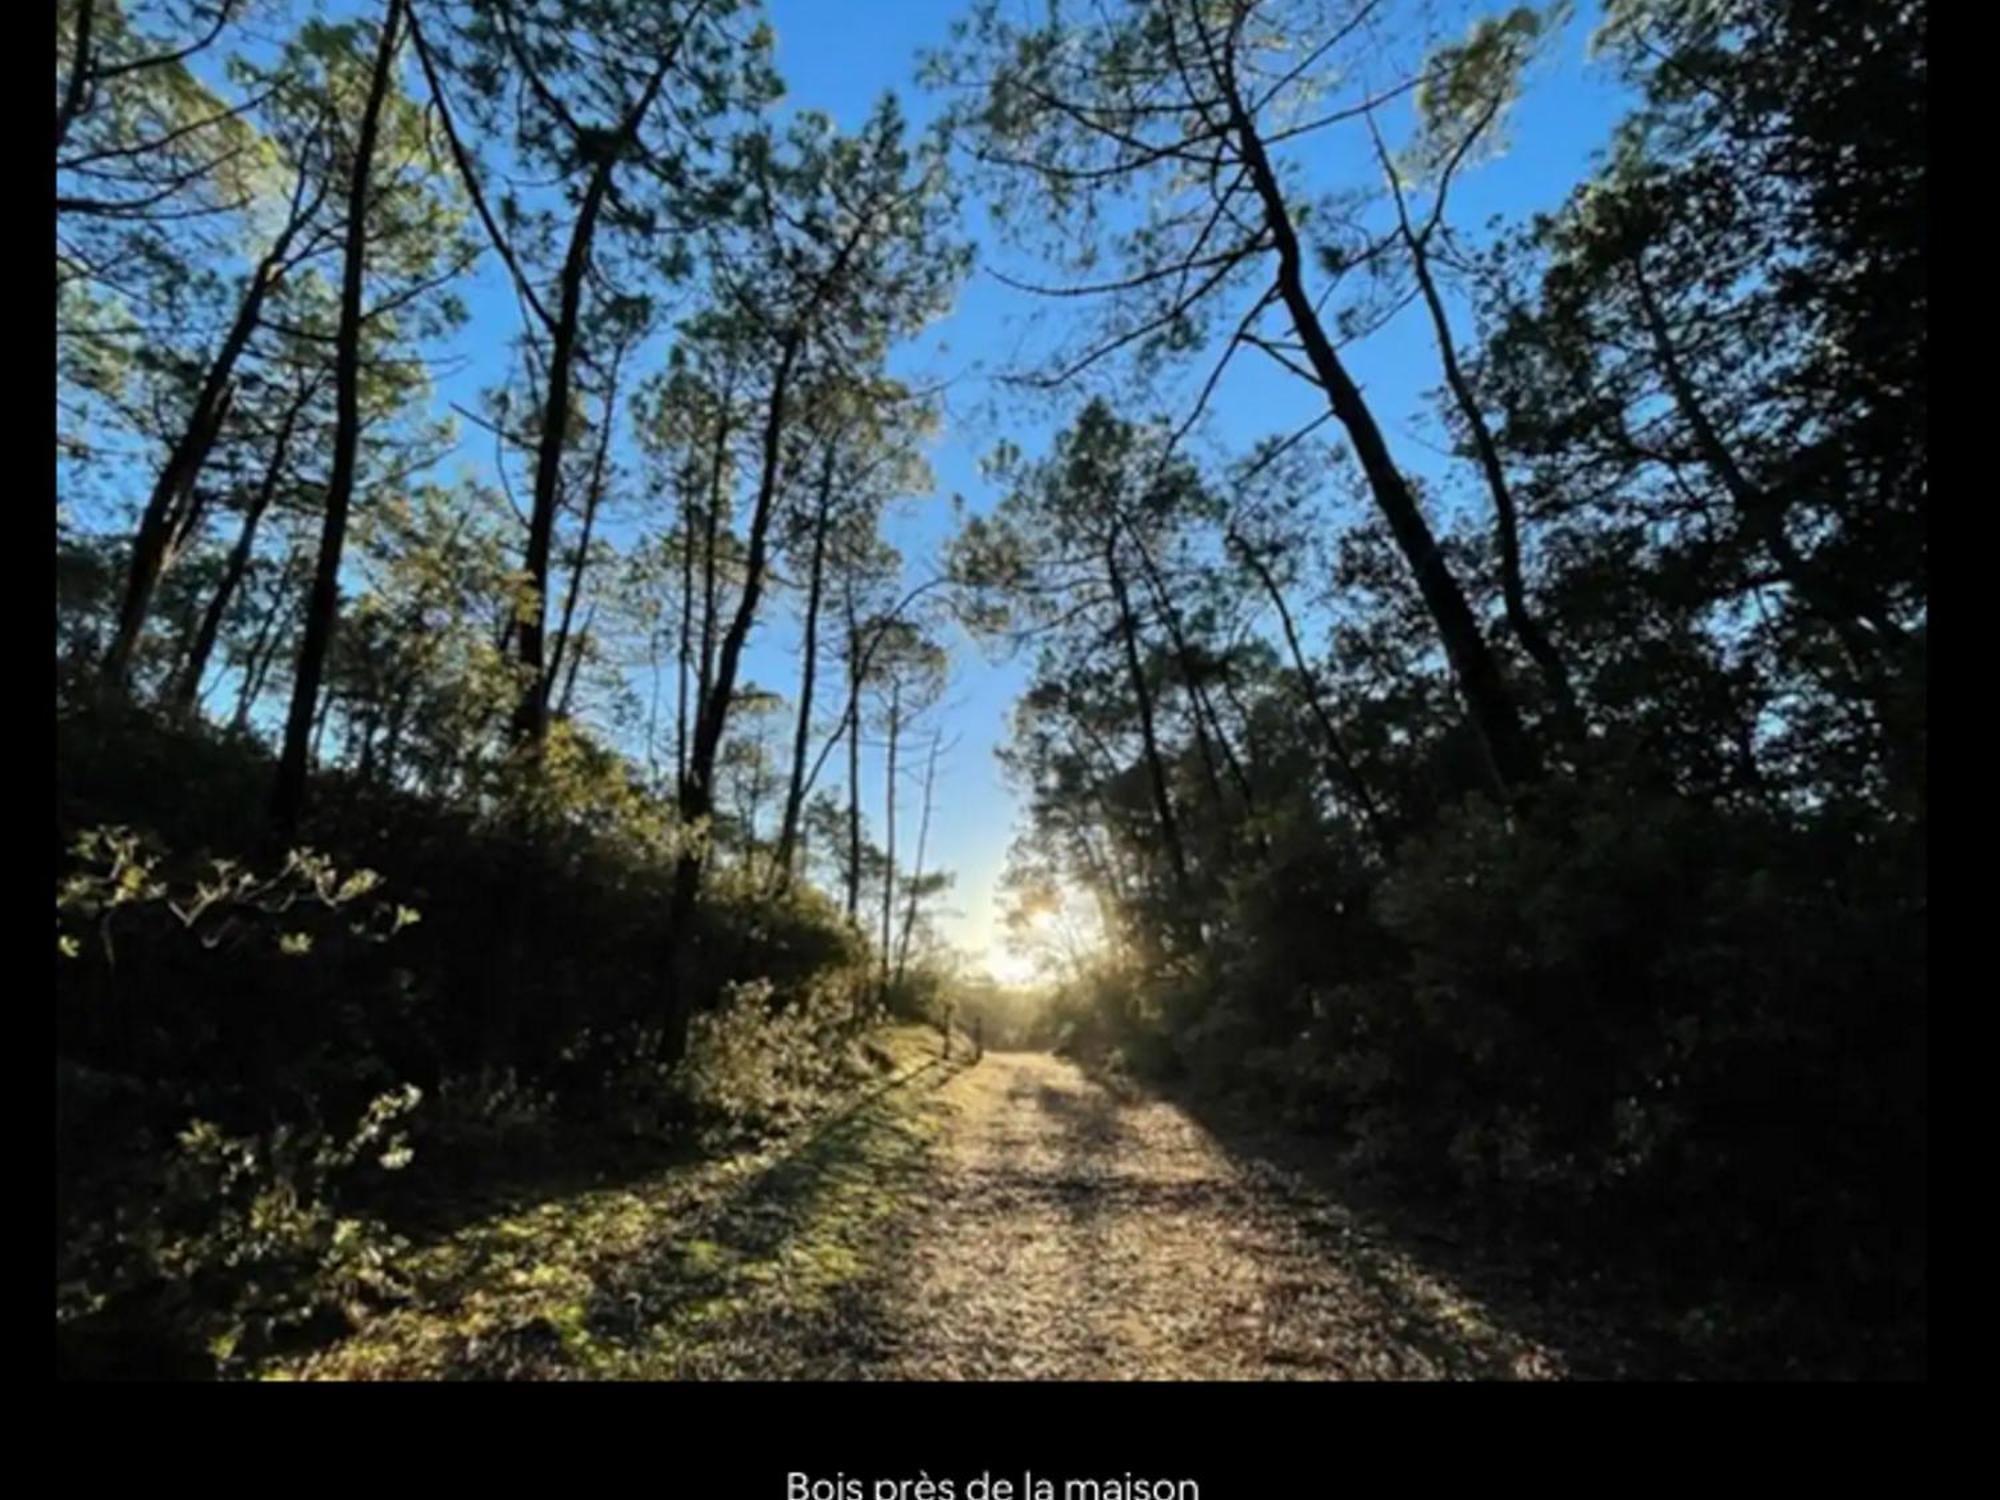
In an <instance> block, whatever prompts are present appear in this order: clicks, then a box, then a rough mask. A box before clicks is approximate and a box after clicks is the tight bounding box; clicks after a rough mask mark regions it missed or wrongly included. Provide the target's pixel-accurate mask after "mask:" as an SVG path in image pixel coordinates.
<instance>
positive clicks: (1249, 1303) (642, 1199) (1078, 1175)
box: [263, 1027, 1626, 1380]
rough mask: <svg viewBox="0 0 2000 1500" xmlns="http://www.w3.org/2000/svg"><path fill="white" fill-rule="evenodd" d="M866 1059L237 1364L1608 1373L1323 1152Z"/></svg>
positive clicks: (1199, 1375) (772, 1372) (446, 1241)
mask: <svg viewBox="0 0 2000 1500" xmlns="http://www.w3.org/2000/svg"><path fill="white" fill-rule="evenodd" d="M881 1046H882V1048H883V1051H882V1056H881V1059H880V1061H881V1062H882V1063H883V1064H884V1065H886V1066H887V1067H888V1068H889V1069H890V1072H891V1076H888V1077H886V1078H885V1079H883V1080H882V1081H881V1082H879V1083H877V1084H876V1085H874V1086H872V1087H871V1088H868V1089H866V1090H864V1091H862V1092H861V1093H859V1094H857V1095H856V1096H854V1097H853V1098H852V1099H851V1100H850V1101H849V1102H848V1103H847V1104H846V1105H844V1106H842V1107H840V1108H838V1109H837V1110H836V1111H834V1112H833V1113H831V1114H829V1115H826V1116H824V1117H822V1118H820V1119H819V1120H817V1121H815V1122H811V1123H809V1124H806V1125H804V1126H802V1127H801V1128H800V1129H798V1130H796V1131H794V1132H791V1133H789V1134H787V1135H785V1136H784V1137H782V1138H779V1139H776V1140H773V1141H772V1142H770V1143H769V1144H768V1145H766V1146H763V1147H760V1148H757V1149H755V1150H752V1151H747V1152H741V1153H738V1154H736V1155H723V1156H716V1157H712V1158H706V1159H704V1160H702V1161H700V1162H697V1163H694V1164H691V1165H688V1166H683V1167H677V1168H670V1169H667V1170H664V1171H648V1172H639V1173H636V1174H634V1175H633V1176H632V1177H631V1178H630V1180H627V1181H623V1182H616V1181H607V1182H604V1183H603V1184H602V1185H600V1186H595V1187H589V1188H586V1189H584V1190H581V1191H564V1192H557V1193H553V1194H547V1195H541V1196H537V1197H533V1198H530V1199H527V1200H520V1201H515V1202H512V1203H510V1204H508V1205H507V1206H506V1207H504V1208H503V1209H502V1210H501V1211H499V1212H497V1213H488V1214H483V1215H476V1216H473V1217H471V1218H470V1219H468V1220H467V1221H466V1222H464V1223H462V1224H461V1225H459V1227H457V1228H455V1229H451V1230H449V1231H448V1232H446V1233H444V1234H443V1235H442V1236H441V1237H432V1238H430V1239H428V1240H427V1241H425V1242H424V1243H422V1244H418V1245H412V1246H411V1247H409V1248H408V1249H407V1250H406V1251H405V1252H404V1253H403V1255H402V1256H400V1257H399V1258H398V1264H397V1267H396V1269H397V1273H398V1275H399V1277H400V1278H401V1279H402V1280H404V1281H405V1282H407V1283H408V1287H409V1290H408V1292H407V1294H406V1295H405V1296H404V1297H403V1299H402V1300H401V1301H400V1303H399V1304H398V1305H397V1306H395V1307H394V1308H393V1309H392V1310H389V1311H386V1312H383V1313H379V1314H376V1315H372V1316H369V1317H367V1318H366V1319H365V1320H363V1321H362V1324H361V1326H360V1327H358V1328H356V1329H355V1330H354V1331H353V1333H352V1335H351V1336H348V1337H343V1338H340V1339H338V1340H336V1341H335V1342H333V1343H332V1344H331V1345H328V1346H324V1347H320V1348H318V1349H315V1350H312V1351H310V1352H305V1353H302V1354H300V1355H298V1356H293V1357H288V1358H285V1359H281V1360H279V1361H276V1362H274V1363H272V1364H270V1365H269V1366H267V1367H266V1368H265V1370H264V1371H263V1373H264V1374H265V1375H266V1376H267V1377H276V1378H287V1377H289V1378H295V1379H297V1378H304V1379H314V1378H328V1377H332V1378H362V1379H371V1378H373V1379H380V1378H395V1379H438V1378H445V1379H452V1378H457V1379H465V1378H471V1379H515V1380H521V1379H527V1380H551V1379H554V1380H560V1379H576V1378H592V1379H639V1380H662V1379H696V1380H736V1379H779V1380H829V1379H831V1380H898V1379H917V1380H959V1379H967V1380H1013V1379H1035V1380H1047V1379H1061V1380H1089V1379H1116V1380H1127V1379H1143V1380H1263V1379H1336V1380H1337V1379H1419V1380H1423V1379H1468V1378H1469V1379H1549V1378H1560V1377H1562V1376H1565V1375H1598V1374H1617V1373H1620V1372H1621V1371H1622V1370H1623V1369H1624V1368H1626V1366H1625V1362H1624V1359H1623V1357H1622V1356H1621V1355H1620V1354H1618V1353H1616V1352H1607V1345H1606V1344H1605V1341H1604V1340H1602V1339H1601V1338H1600V1337H1599V1336H1598V1334H1597V1332H1596V1330H1594V1329H1592V1328H1591V1327H1589V1326H1588V1324H1587V1320H1585V1319H1584V1318H1582V1317H1581V1316H1580V1315H1579V1314H1578V1312H1577V1311H1576V1308H1575V1305H1574V1299H1572V1298H1569V1297H1567V1296H1564V1295H1561V1294H1556V1293H1552V1292H1547V1291H1545V1292H1543V1293H1541V1294H1540V1295H1536V1294H1535V1292H1534V1291H1533V1289H1532V1288H1531V1286H1530V1284H1529V1281H1528V1278H1526V1277H1525V1276H1524V1275H1523V1274H1522V1273H1521V1272H1520V1271H1519V1270H1518V1269H1510V1268H1507V1267H1504V1266H1502V1267H1494V1266H1491V1265H1487V1264H1484V1263H1483V1262H1481V1261H1479V1260H1478V1259H1477V1258H1476V1257H1475V1256H1473V1255H1472V1254H1471V1253H1469V1252H1466V1251H1464V1250H1463V1249H1462V1248H1461V1249H1456V1250H1454V1249H1452V1248H1451V1247H1450V1245H1449V1243H1448V1242H1440V1241H1438V1240H1437V1239H1436V1238H1435V1237H1434V1236H1432V1237H1429V1238H1426V1237H1425V1236H1423V1235H1422V1234H1421V1233H1418V1232H1416V1231H1414V1230H1411V1229H1410V1228H1408V1227H1404V1228H1401V1229H1392V1228H1391V1227H1390V1226H1391V1224H1392V1222H1395V1221H1394V1220H1393V1217H1391V1218H1385V1217H1382V1216H1379V1215H1377V1214H1375V1213H1373V1212H1365V1211H1362V1210H1361V1209H1359V1208H1357V1207H1356V1206H1354V1205H1352V1204H1350V1203H1349V1202H1347V1201H1344V1199H1345V1198H1346V1197H1347V1196H1348V1195H1349V1190H1348V1189H1346V1188H1344V1187H1342V1186H1340V1185H1339V1183H1338V1182H1337V1181H1332V1180H1329V1179H1328V1178H1327V1177H1326V1175H1325V1174H1324V1173H1323V1172H1321V1171H1320V1170H1319V1167H1318V1163H1320V1162H1321V1161H1323V1159H1324V1154H1325V1153H1324V1148H1323V1146H1319V1145H1315V1144H1314V1143H1312V1142H1303V1141H1296V1140H1289V1139H1288V1138H1279V1137H1272V1138H1266V1137H1264V1136H1253V1137H1250V1138H1246V1139H1239V1138H1238V1137H1237V1134H1236V1132H1235V1130H1234V1128H1233V1127H1232V1128H1229V1129H1228V1134H1229V1139H1228V1140H1227V1142H1225V1141H1224V1140H1223V1139H1222V1138H1220V1137H1218V1136H1217V1135H1215V1134H1213V1133H1211V1132H1210V1130H1209V1129H1207V1128H1206V1127H1205V1126H1204V1125H1203V1124H1202V1123H1201V1122H1200V1121H1198V1120H1197V1119H1196V1118H1195V1117H1194V1116H1193V1115H1192V1114H1190V1113H1189V1112H1188V1111H1187V1110H1185V1109H1183V1108H1181V1107H1180V1106H1179V1105H1177V1104H1175V1103H1173V1102H1171V1101H1170V1100H1167V1099H1163V1098H1158V1097H1153V1096H1139V1097H1127V1096H1125V1094H1124V1091H1121V1092H1118V1093H1114V1092H1113V1091H1112V1090H1111V1089H1108V1088H1106V1087H1105V1086H1104V1085H1102V1084H1100V1083H1098V1082H1096V1081H1094V1080H1093V1079H1091V1078H1089V1077H1087V1076H1086V1075H1085V1074H1084V1073H1083V1072H1082V1071H1081V1070H1080V1069H1078V1068H1077V1067H1076V1066H1075V1065H1074V1064H1072V1063H1070V1062H1067V1061H1064V1060H1061V1059H1059V1058H1055V1057H1051V1056H1048V1055H1046V1054H1042V1053H988V1054H987V1055H986V1056H985V1057H984V1058H982V1059H981V1060H979V1061H978V1062H977V1063H973V1064H971V1065H968V1064H967V1062H966V1060H965V1058H964V1057H963V1054H962V1053H960V1055H958V1056H956V1057H953V1058H951V1059H949V1060H947V1059H945V1058H942V1057H940V1056H939V1055H938V1053H939V1048H938V1037H937V1033H935V1032H934V1031H926V1030H921V1029H919V1028H915V1027H904V1028H899V1029H896V1030H894V1031H893V1032H892V1033H886V1034H885V1035H884V1038H883V1041H882V1043H881ZM1284 1163H1303V1164H1304V1166H1305V1169H1306V1172H1309V1173H1310V1174H1311V1176H1310V1178H1308V1176H1307V1175H1305V1173H1302V1172H1301V1171H1300V1170H1297V1169H1295V1167H1294V1166H1291V1165H1285V1164H1284ZM1412 1247H1415V1248H1414V1250H1413V1249H1412ZM1447 1267H1449V1268H1450V1269H1445V1268H1447ZM1473 1285H1477V1286H1479V1287H1481V1288H1484V1289H1486V1290H1487V1292H1488V1293H1490V1296H1487V1297H1481V1296H1479V1295H1475V1294H1474V1293H1473V1292H1472V1291H1470V1290H1468V1288H1469V1287H1471V1286H1473ZM1502 1307H1504V1308H1505V1309H1506V1311H1505V1312H1504V1313H1503V1312H1501V1311H1499V1310H1498V1309H1501V1308H1502ZM1528 1329H1533V1330H1535V1331H1536V1332H1535V1333H1533V1334H1530V1333H1529V1332H1527V1331H1525V1330H1528Z"/></svg>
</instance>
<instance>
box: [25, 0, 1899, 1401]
mask: <svg viewBox="0 0 2000 1500" xmlns="http://www.w3.org/2000/svg"><path fill="white" fill-rule="evenodd" d="M55 17H56V25H55V38H54V40H55V46H56V72H55V83H56V90H55V91H56V204H55V214H54V217H55V236H56V289H55V304H56V305H55V313H56V379H55V390H54V407H55V412H54V415H55V420H56V460H55V468H54V480H55V485H56V528H55V529H56V537H55V543H56V625H57V636H56V668H57V692H56V713H57V886H56V909H57V910H56V915H57V929H58V936H57V1010H58V1025H57V1052H58V1055H57V1134H58V1143H57V1145H58V1195H57V1197H58V1201H57V1219H58V1225H57V1331H58V1363H59V1371H60V1373H61V1374H62V1375H63V1376H64V1377H65V1378H72V1379H106V1378H113V1379H116V1378H151V1379H161V1378H164V1379H201V1380H209V1379H218V1378H220V1379H229V1380H238V1379H288V1380H295V1379H392V1380H394V1379H419V1380H430V1379H446V1378H453V1379H456V1378H472V1379H530V1380H535V1379H624V1380H634V1379H636V1380H668V1379H685V1380H733V1379H744V1378H757V1379H787V1380H792V1379H800V1380H804V1379H882V1378H887V1379H902V1380H925V1381H938V1380H996V1379H998V1380H1011V1379H1027V1380H1047V1379H1058V1380H1073V1379H1088V1380H1129V1379H1169V1380H1268V1379H1299V1378H1309V1379H1311V1378H1319V1379H1349V1380H1384V1379H1417V1380H1440V1379H1476V1380H1483V1379H1627V1380H1631V1379H1689V1378H1694V1379H1703V1378H1718V1379H1733V1378H1756V1379H1826V1378H1836V1379H1857V1378H1858V1379H1884V1378H1887V1379H1910V1378H1922V1377H1923V1375H1924V1373H1925V1369H1926V1363H1925V1361H1926V1354H1925V1343H1926V1333H1925V1321H1926V1300H1925V1299H1926V1287H1925V1279H1926V1278H1925V1271H1926V1255H1927V1249H1926V1237H1925V1215H1926V1212H1927V1205H1926V1193H1925V1171H1926V1166H1925V1160H1926V1099H1927V1057H1926V1046H1927V1021H1926V1009H1927V991H1928V970H1927V933H1926V924H1927V898H1926V890H1927V858H1928V832H1927V829H1928V824H1927V794H1926V760H1927V703H1926V681H1927V678H1926V671H1927V668H1926V649H1927V606H1926V595H1927V584H1926V566H1927V565H1926V551H1925V523H1926V500H1927V478H1926V463H1927V432H1926V420H1927V418H1926V405H1925V344H1924V339H1925V326H1926V318H1927V310H1926V304H1925V285H1926V282H1925V274H1926V273H1925V264H1924V243H1925V223H1926V219H1925V214H1926V197H1925V169H1926V154H1927V150H1928V146H1927V136H1926V125H1925V109H1926V100H1925V87H1926V74H1925V67H1926V58H1925V47H1926V34H1925V28H1926V14H1925V7H1924V5H1923V4H1922V3H1920V0H1912V3H1901V0H1872V3H1862V0H1551V3H1549V4H1545V5H1543V4H1522V5H1515V6H1508V5H1505V4H1498V3H1491V0H1081V3H1071V0H763V3H761V4H759V3H756V0H57V4H56V8H55Z"/></svg>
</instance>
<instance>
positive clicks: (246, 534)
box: [172, 395, 308, 715]
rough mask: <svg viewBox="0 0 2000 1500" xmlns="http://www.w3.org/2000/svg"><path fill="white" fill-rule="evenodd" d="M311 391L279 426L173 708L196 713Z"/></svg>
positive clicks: (177, 688) (178, 684) (178, 685)
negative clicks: (203, 683) (211, 661)
mask: <svg viewBox="0 0 2000 1500" xmlns="http://www.w3.org/2000/svg"><path fill="white" fill-rule="evenodd" d="M307 399H308V396H307V395H301V397H300V399H299V400H298V401H297V402H296V403H295V404H294V405H293V406H292V407H291V408H290V410H288V411H287V412H286V413H285V419H284V422H283V424H282V425H281V426H280V427H279V428H278V436H277V439H276V440H275V442H274V443H273V444H272V448H271V462H270V464H269V465H268V466H267V467H266V468H265V470H264V481H263V483H262V484H260V485H259V486H258V487H257V493H256V494H255V495H254V496H253V497H252V498H251V501H250V504H249V505H248V506H247V507H246V508H245V509H244V512H243V526H242V529H241V530H240V531H238V532H237V534H236V545H235V546H234V547H232V548H231V549H230V551H229V561H228V562H227V563H226V564H225V565H224V568H223V572H222V581H221V582H220V583H219V584H218V585H217V586H216V590H215V597H214V598H212V599H211V600H209V603H208V610H207V612H206V613H205V614H204V615H203V616H202V620H201V628H200V629H199V630H198V631H197V632H196V634H195V638H194V646H193V648H192V649H191V650H190V651H189V652H188V659H187V663H186V665H185V666H183V667H182V669H181V674H180V677H179V679H178V680H177V681H176V683H175V684H174V690H173V700H172V701H173V709H174V711H175V712H176V713H178V714H183V715H186V714H192V713H193V712H194V710H195V706H196V704H197V703H198V702H199V701H200V698H201V680H202V678H203V677H204V676H206V675H207V673H208V662H209V658H210V657H211V656H212V655H213V654H214V652H215V643H216V640H217V639H218V637H219V636H220V635H221V633H222V620H223V616H224V615H225V614H227V612H228V610H229V605H230V602H231V601H232V600H234V599H235V597H236V590H237V589H238V588H239V587H241V586H242V583H243V575H244V574H245V573H246V572H247V571H248V570H249V567H250V558H251V555H252V549H253V548H254V546H255V544H256V540H257V526H258V524H259V523H260V522H261V521H262V520H263V519H264V513H265V512H266V511H268V510H269V509H270V508H271V502H272V500H273V499H275V498H276V496H277V493H278V484H279V481H280V480H281V479H282V477H283V475H284V470H285V460H286V458H287V456H288V455H289V453H290V451H291V443H292V431H293V429H294V427H296V425H297V423H298V419H299V415H300V413H301V412H302V411H303V410H304V409H305V403H306V400H307Z"/></svg>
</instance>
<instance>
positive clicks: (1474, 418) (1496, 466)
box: [1399, 199, 1587, 745]
mask: <svg viewBox="0 0 2000 1500" xmlns="http://www.w3.org/2000/svg"><path fill="white" fill-rule="evenodd" d="M1399 203H1400V199H1399ZM1403 239H1404V243H1405V244H1406V245H1407V246H1408V248H1409V252H1410V260H1411V263H1412V264H1413V265H1414V266H1415V267H1416V273H1417V288H1418V290H1419V291H1421V292H1422V293H1423V299H1424V306H1425V307H1426V308H1427V309H1428V310H1429V312H1430V316H1431V331H1432V333H1433V334H1435V336H1436V338H1437V347H1438V358H1439V360H1440V361H1441V362H1442V363H1443V365H1444V378H1445V384H1446V385H1447V386H1448V387H1449V388H1450V390H1451V395H1452V400H1453V402H1454V404H1456V405H1457V407H1458V414H1459V416H1460V417H1462V418H1464V420H1465V425H1466V429H1467V430H1468V431H1469V432H1470V433H1471V435H1472V448H1473V452H1474V454H1475V455H1476V456H1477V458H1478V460H1479V470H1480V473H1481V474H1482V475H1484V476H1485V479H1486V489H1487V492H1488V493H1489V494H1491V495H1492V497H1493V515H1494V520H1495V522H1496V529H1497V531H1498V533H1499V540H1500V592H1501V597H1502V599H1503V601H1504V603H1505V606H1506V611H1507V625H1508V628H1510V629H1511V630H1512V631H1513V632H1514V637H1515V639H1517V640H1518V641H1520V643H1521V647H1522V649H1523V650H1524V651H1526V652H1527V653H1528V655H1529V656H1530V657H1531V658H1533V660H1534V663H1535V666H1536V667H1537V668H1538V669H1539V670H1540V672H1541V674H1542V681H1543V682H1544V683H1545V684H1547V686H1548V690H1549V698H1550V701H1551V702H1552V703H1553V704H1554V705H1555V711H1556V722H1557V724H1558V726H1559V727H1560V729H1561V731H1562V735H1563V737H1564V738H1565V739H1567V740H1568V741H1570V742H1571V743H1572V744H1574V745H1581V744H1582V743H1583V742H1584V739H1585V738H1586V734H1587V731H1586V729H1585V726H1584V719H1583V710H1582V708H1581V706H1580V705H1579V704H1578V703H1577V699H1576V689H1575V688H1574V686H1573V685H1572V684H1571V682H1570V676H1569V668H1568V667H1567V666H1566V665H1565V664H1564V662H1563V659H1562V653H1561V652H1560V651H1558V650H1557V649H1556V644H1555V642H1554V641H1552V640H1550V639H1549V635H1548V632H1547V631H1545V630H1543V629H1542V624H1541V621H1540V620H1538V619H1536V618H1535V613H1534V611H1533V610H1532V609H1530V608H1529V606H1528V588H1527V584H1526V582H1525V580H1524V579H1523V577H1522V570H1521V525H1520V517H1519V512H1518V511H1517V509H1516V507H1515V505H1514V492H1513V489H1512V487H1511V486H1510V485H1509V484H1508V483H1507V470H1506V467H1505V465H1503V464H1502V463H1501V461H1500V447H1499V444H1498V443H1496V442H1495V441H1494V440H1493V429H1492V428H1491V427H1490V426H1489V425H1488V424H1487V421H1486V414H1485V413H1484V412H1483V411H1481V410H1480V407H1479V402H1478V400H1477V399H1476V398H1475V396H1474V395H1473V390H1472V382H1471V381H1470V380H1468V379H1467V378H1466V374H1465V371H1464V369H1463V368H1461V367H1460V365H1459V362H1458V351H1457V349H1456V348H1455V347H1454V345H1453V343H1452V337H1451V320H1450V318H1449V317H1448V316H1447V315H1446V313H1445V306H1444V298H1443V297H1441V296H1440V295H1439V294H1438V288H1437V282H1436V281H1435V280H1434V279H1433V278H1432V276H1431V264H1430V253H1429V252H1428V251H1427V250H1426V249H1425V247H1424V244H1423V241H1422V240H1421V239H1420V238H1418V236H1416V235H1415V234H1413V233H1411V231H1410V226H1409V222H1408V221H1407V219H1406V220H1405V221H1404V223H1403Z"/></svg>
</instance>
